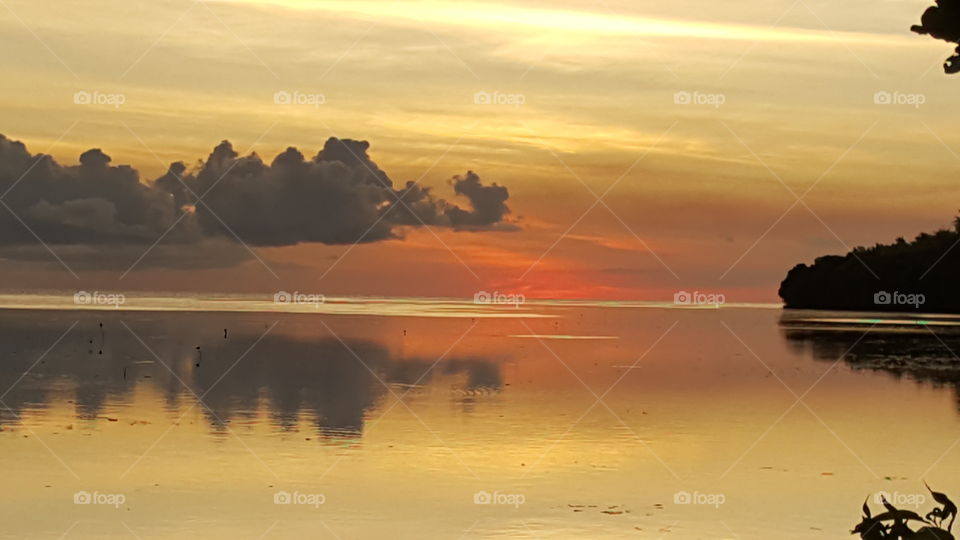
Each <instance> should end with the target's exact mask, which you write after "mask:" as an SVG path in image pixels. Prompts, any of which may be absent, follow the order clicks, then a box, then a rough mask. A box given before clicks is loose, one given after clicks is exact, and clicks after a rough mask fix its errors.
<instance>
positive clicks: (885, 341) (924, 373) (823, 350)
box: [781, 311, 960, 408]
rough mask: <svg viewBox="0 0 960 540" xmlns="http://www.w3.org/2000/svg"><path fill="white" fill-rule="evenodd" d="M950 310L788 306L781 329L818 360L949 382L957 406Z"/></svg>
mask: <svg viewBox="0 0 960 540" xmlns="http://www.w3.org/2000/svg"><path fill="white" fill-rule="evenodd" d="M956 324H957V321H956V318H954V317H950V316H937V315H930V316H923V317H917V318H912V319H911V318H903V314H890V315H883V314H879V315H878V314H850V313H846V314H844V313H833V314H824V313H822V312H805V311H788V312H785V313H784V315H783V317H782V319H781V327H782V331H783V335H784V337H785V338H786V341H787V343H788V344H789V345H790V346H791V347H792V348H793V350H795V351H797V352H800V353H810V354H812V356H813V357H814V358H816V359H817V360H825V361H828V362H836V361H837V360H839V359H841V358H842V359H843V361H844V362H845V363H846V364H847V365H849V366H850V367H851V368H853V369H855V370H873V371H882V372H886V373H889V374H891V375H893V376H894V377H897V378H900V377H907V378H910V379H913V380H917V381H922V382H926V383H930V384H932V385H934V386H937V387H939V386H948V387H950V388H952V389H953V391H954V395H955V396H957V405H958V408H960V358H958V356H957V351H960V327H957V325H956Z"/></svg>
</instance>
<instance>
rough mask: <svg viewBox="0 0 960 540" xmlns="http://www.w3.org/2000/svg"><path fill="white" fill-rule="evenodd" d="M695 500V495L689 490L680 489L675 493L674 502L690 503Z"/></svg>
mask: <svg viewBox="0 0 960 540" xmlns="http://www.w3.org/2000/svg"><path fill="white" fill-rule="evenodd" d="M692 502H693V495H691V494H690V492H689V491H678V492H676V493H674V494H673V504H690V503H692Z"/></svg>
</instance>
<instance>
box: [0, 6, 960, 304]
mask: <svg viewBox="0 0 960 540" xmlns="http://www.w3.org/2000/svg"><path fill="white" fill-rule="evenodd" d="M929 4H930V2H928V1H927V0H906V1H902V2H880V3H878V2H875V1H871V2H868V1H866V0H851V1H848V2H842V3H837V2H827V1H813V0H796V1H793V0H787V1H774V2H761V1H758V0H732V1H728V2H722V3H703V2H699V3H695V2H692V1H687V0H678V1H675V2H654V1H636V0H634V1H629V2H628V1H625V0H599V1H587V0H584V1H571V0H555V1H551V2H546V1H525V2H511V3H510V4H505V3H503V4H501V3H496V2H469V1H468V2H459V1H456V2H455V1H432V2H428V1H424V2H387V1H373V2H366V1H321V0H317V1H312V0H273V1H256V0H233V1H231V0H214V1H206V2H194V1H163V0H154V1H150V2H146V1H131V2H123V3H119V2H106V1H98V0H89V1H77V2H67V3H58V4H57V5H56V6H55V7H53V6H52V5H51V4H47V3H37V2H30V1H27V0H0V25H2V31H0V47H2V50H3V51H4V54H3V60H2V62H3V68H4V75H5V76H4V77H3V78H2V80H0V118H3V122H2V124H0V134H3V135H5V136H6V137H7V138H9V139H11V140H16V141H21V142H23V143H24V144H25V145H26V147H27V149H28V150H29V152H30V153H31V154H41V153H45V154H50V155H52V156H53V157H54V158H55V160H56V161H57V162H58V163H59V164H60V165H63V166H73V165H76V164H77V163H78V160H79V156H80V154H81V153H83V152H85V151H87V150H89V149H91V148H100V149H101V150H102V151H103V152H104V153H106V154H107V155H109V156H110V157H111V158H112V162H111V164H112V165H130V166H132V167H133V168H135V169H136V170H137V171H139V173H140V179H141V181H143V182H145V183H149V182H152V181H153V180H155V179H157V178H158V177H160V176H162V175H164V173H165V172H166V171H167V168H168V166H169V165H170V164H171V163H172V162H176V161H183V162H184V163H186V164H187V165H188V167H190V170H194V169H196V168H197V167H198V162H199V160H201V159H206V158H207V156H208V155H209V154H210V153H211V151H212V150H213V148H214V147H215V146H217V145H218V144H219V143H220V142H221V141H222V140H229V141H230V142H231V143H232V144H233V147H234V149H235V150H236V151H237V152H239V153H240V154H242V155H246V154H249V153H250V152H256V154H258V155H259V156H261V157H262V158H263V160H264V161H265V162H266V163H270V162H272V161H273V159H274V157H275V156H277V155H278V154H280V153H281V152H284V150H285V149H287V148H288V147H291V146H292V147H296V148H297V149H299V151H300V152H301V153H302V154H303V155H304V156H306V157H307V158H312V157H313V156H315V155H316V154H317V152H318V151H320V150H321V149H322V148H323V147H324V143H325V141H327V139H329V138H330V137H337V138H341V139H354V140H363V141H367V142H369V144H370V146H369V149H368V150H367V152H368V154H369V156H370V159H371V160H372V162H374V163H375V164H376V166H377V167H379V169H381V170H382V171H384V172H385V173H386V174H387V175H388V176H389V177H390V179H392V181H393V184H394V187H396V188H400V187H403V186H404V185H405V184H406V183H407V182H408V181H415V182H418V183H419V184H421V185H423V186H426V187H430V188H432V193H433V194H434V195H435V196H436V197H438V198H442V199H445V200H447V201H449V203H452V204H456V205H458V206H460V207H463V208H464V209H468V210H469V208H470V206H471V205H470V201H468V200H467V199H466V198H465V197H464V196H463V195H457V194H456V193H454V187H455V184H453V183H452V181H451V179H453V178H454V177H455V176H459V177H460V178H463V177H464V175H466V174H467V172H468V171H474V172H475V173H476V174H477V175H479V178H480V181H481V182H482V184H483V185H484V186H490V185H492V184H493V183H496V184H497V185H499V186H506V188H507V189H508V190H509V199H508V200H507V201H506V205H507V206H508V207H509V209H510V213H509V214H507V215H506V216H505V217H504V219H503V220H502V221H499V222H497V223H496V224H495V225H496V226H486V224H485V226H484V227H482V228H481V229H482V230H473V229H472V230H457V228H454V227H449V226H446V227H440V226H429V227H425V226H397V227H396V228H395V229H394V230H393V232H394V233H395V235H396V236H398V237H397V238H386V239H382V240H379V241H375V242H368V243H363V244H360V245H356V246H353V245H351V244H350V243H346V244H338V245H325V244H322V243H318V242H310V241H307V242H299V243H296V245H282V246H281V245H250V246H249V249H247V246H238V245H233V246H232V247H231V248H228V249H225V250H224V252H221V251H219V250H218V249H214V248H212V247H211V246H209V245H207V244H203V243H201V244H191V245H188V246H187V247H185V248H184V247H180V248H177V249H172V250H168V249H165V246H164V245H163V243H162V242H161V243H160V245H159V246H158V247H157V248H155V249H154V248H151V244H152V241H149V242H146V243H145V244H143V245H136V246H116V245H114V244H110V243H103V244H95V245H76V244H74V245H59V244H57V243H56V242H51V241H50V239H48V238H43V236H44V235H43V234H40V232H39V231H38V232H37V234H36V236H38V237H39V239H38V238H34V237H33V236H32V235H31V237H30V242H29V243H22V244H17V243H15V242H12V243H10V244H8V245H5V246H3V247H2V248H0V257H4V258H3V260H0V271H2V272H3V275H4V276H5V277H6V279H5V280H4V284H3V287H4V288H5V289H23V290H31V289H63V290H69V289H77V288H84V289H94V288H101V289H108V290H154V291H179V290H189V291H218V292H228V291H234V292H263V291H275V290H280V289H283V290H300V291H310V292H318V293H323V294H327V295H340V294H351V295H389V296H460V297H467V296H472V295H473V294H474V293H475V292H476V291H479V290H486V291H502V292H522V293H524V294H526V295H528V296H531V297H534V296H538V297H562V298H567V297H569V298H607V299H646V300H658V299H661V300H662V299H669V298H670V297H671V296H672V294H673V293H674V292H675V291H678V290H701V291H723V292H725V293H726V294H727V298H728V301H771V302H772V301H776V300H777V295H776V290H777V286H778V284H779V282H780V280H781V279H782V278H783V276H784V275H785V274H786V272H787V270H789V269H790V268H791V267H792V266H793V265H794V264H796V263H798V262H808V263H809V262H812V260H813V258H815V257H817V256H819V255H824V254H829V253H837V254H842V253H845V252H847V251H848V250H849V249H851V248H852V247H854V246H857V245H872V244H874V243H876V242H890V241H893V240H894V239H895V238H896V237H898V236H904V237H907V238H912V237H913V236H914V235H916V234H917V233H919V232H922V231H932V230H935V229H937V228H939V227H944V226H947V225H948V224H950V222H951V221H952V219H953V217H954V216H955V215H956V213H957V211H958V210H957V208H958V205H957V202H956V201H955V200H953V198H952V197H950V196H944V195H945V194H949V193H951V192H952V189H953V187H954V183H955V178H956V171H957V170H958V168H960V133H958V132H957V130H956V129H955V126H954V123H955V122H954V119H955V118H956V117H955V115H954V114H953V112H954V111H955V110H956V109H955V99H956V88H957V87H956V84H957V82H958V81H960V79H957V78H956V77H954V78H950V77H949V76H947V75H944V73H943V71H942V69H941V64H942V63H943V60H944V59H945V58H946V57H947V56H949V55H950V54H951V50H952V47H950V46H949V45H948V44H945V43H943V42H937V41H934V40H932V39H929V38H927V37H921V36H918V35H915V34H912V33H911V32H910V31H909V27H910V25H911V24H915V23H918V22H919V19H920V15H921V13H922V12H923V10H924V9H925V8H926V7H927V6H928V5H929ZM78 92H80V93H86V94H85V95H89V96H93V97H92V98H91V100H92V101H94V102H92V103H84V102H82V101H83V100H82V99H81V100H80V101H81V102H80V103H77V102H76V101H78V100H77V99H76V96H77V93H78ZM278 93H279V94H278ZM678 93H679V94H678ZM878 93H880V94H879V95H878ZM81 95H84V94H81ZM117 96H120V98H119V100H118V99H117ZM283 96H290V97H291V100H292V101H299V103H297V102H295V103H284V102H283V99H284V98H283ZM487 97H489V100H488V101H490V103H487V102H485V101H487ZM687 98H689V99H687ZM888 98H889V99H888ZM97 99H100V102H96V100H97ZM278 100H279V101H280V102H279V103H278ZM118 101H119V102H118ZM685 101H690V102H691V103H685ZM878 101H879V103H878ZM886 101H891V102H892V103H886ZM121 102H122V103H121ZM8 172H9V171H8ZM10 174H13V178H17V177H18V176H20V174H22V173H20V174H17V173H16V172H15V171H14V172H13V173H10ZM30 178H31V177H30V176H26V177H24V180H23V183H24V185H17V186H15V187H14V189H13V190H11V193H10V196H11V197H14V196H15V195H16V191H15V190H19V189H29V185H28V184H29V182H30ZM198 185H199V184H198ZM214 189H223V190H224V191H221V192H220V193H217V194H216V195H217V196H219V197H222V198H223V199H221V200H223V201H229V200H230V193H229V189H230V188H229V185H224V186H218V187H216V188H214ZM808 190H809V191H808ZM214 193H215V192H214ZM598 197H602V199H601V200H599V201H598ZM0 200H4V198H3V197H0ZM301 202H302V203H303V204H306V205H309V203H310V201H301ZM224 204H227V203H224ZM8 210H9V208H8V209H4V208H0V212H7V211H8ZM269 217H270V216H259V217H258V218H260V219H267V218H269ZM8 218H9V216H7V217H5V218H4V219H7V221H3V223H4V227H8V226H9V227H17V226H23V225H22V224H18V222H17V221H13V222H10V221H9V219H8ZM228 221H229V219H228ZM27 222H28V223H29V222H30V221H29V219H28V220H27ZM161 232H162V231H161ZM172 236H175V234H174V235H172ZM240 236H243V234H242V233H241V234H240ZM157 237H158V238H157V239H158V240H159V239H160V238H159V235H157ZM231 238H232V237H231ZM41 240H42V241H43V244H46V247H44V245H43V244H41ZM28 244H29V245H28ZM187 252H189V253H187ZM227 252H229V253H227ZM144 253H146V254H145V255H144ZM174 259H176V261H174Z"/></svg>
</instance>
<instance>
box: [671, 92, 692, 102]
mask: <svg viewBox="0 0 960 540" xmlns="http://www.w3.org/2000/svg"><path fill="white" fill-rule="evenodd" d="M673 102H674V103H675V104H677V105H689V104H691V103H693V96H692V95H691V94H690V92H677V93H675V94H674V95H673Z"/></svg>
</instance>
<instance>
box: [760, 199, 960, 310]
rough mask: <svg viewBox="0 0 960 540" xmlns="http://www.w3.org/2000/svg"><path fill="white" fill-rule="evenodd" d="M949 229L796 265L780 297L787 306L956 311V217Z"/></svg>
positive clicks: (959, 258) (959, 251) (959, 274)
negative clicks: (951, 228) (808, 263)
mask: <svg viewBox="0 0 960 540" xmlns="http://www.w3.org/2000/svg"><path fill="white" fill-rule="evenodd" d="M953 225H954V226H953V230H948V229H942V230H939V231H937V232H935V233H933V234H928V233H922V234H920V235H919V236H917V237H916V238H915V239H914V240H913V241H912V242H907V241H906V240H904V239H903V238H898V239H897V240H896V242H894V243H892V244H877V245H876V246H873V247H870V248H865V247H857V248H854V249H853V251H851V252H850V253H847V254H846V255H843V256H840V255H827V256H824V257H819V258H817V259H816V260H815V261H814V263H813V265H810V266H808V265H806V264H798V265H797V266H794V267H793V269H792V270H790V272H789V273H788V274H787V277H786V279H784V280H783V283H781V284H780V291H779V292H780V298H782V299H783V301H784V303H785V307H788V308H807V309H840V310H863V311H913V312H917V311H921V312H936V313H960V286H958V278H960V247H958V246H957V244H958V243H960V217H958V218H956V219H954V224H953ZM921 295H922V296H921ZM916 299H920V300H922V301H919V302H914V301H912V300H916ZM905 300H910V301H905Z"/></svg>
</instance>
